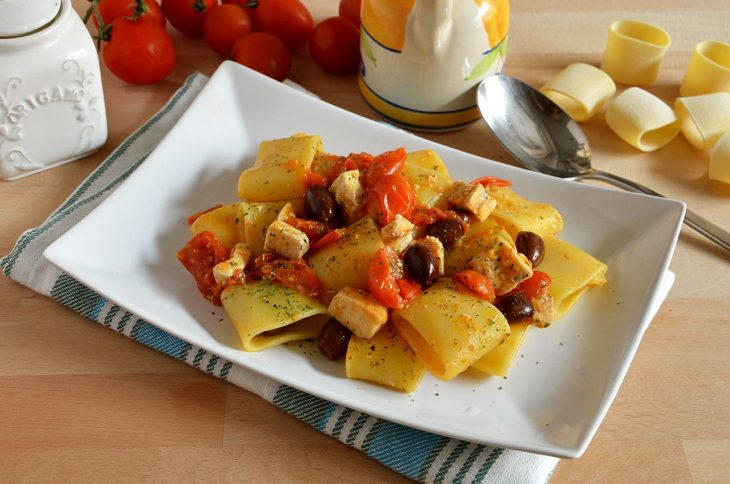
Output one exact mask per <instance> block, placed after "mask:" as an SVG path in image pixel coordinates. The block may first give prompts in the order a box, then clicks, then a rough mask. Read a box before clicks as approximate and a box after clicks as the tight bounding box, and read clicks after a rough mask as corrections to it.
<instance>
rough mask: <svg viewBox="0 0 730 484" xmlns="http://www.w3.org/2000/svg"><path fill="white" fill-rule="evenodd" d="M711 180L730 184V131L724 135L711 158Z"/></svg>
mask: <svg viewBox="0 0 730 484" xmlns="http://www.w3.org/2000/svg"><path fill="white" fill-rule="evenodd" d="M709 177H710V179H711V180H717V181H721V182H723V183H730V131H728V132H727V133H725V134H724V135H722V137H721V138H720V141H718V142H717V144H716V145H715V149H714V150H713V151H712V156H711V157H710V170H709Z"/></svg>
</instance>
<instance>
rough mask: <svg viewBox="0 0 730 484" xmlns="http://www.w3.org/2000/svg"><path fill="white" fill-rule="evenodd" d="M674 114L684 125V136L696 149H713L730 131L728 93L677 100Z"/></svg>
mask: <svg viewBox="0 0 730 484" xmlns="http://www.w3.org/2000/svg"><path fill="white" fill-rule="evenodd" d="M674 112H675V113H676V115H677V118H679V121H680V122H681V123H682V134H683V135H684V137H685V138H687V141H689V142H690V144H691V145H692V146H694V147H695V148H698V149H705V148H712V147H713V146H714V145H715V143H717V140H719V139H720V136H722V134H723V133H725V132H726V131H730V93H728V92H716V93H713V94H705V95H703V96H691V97H680V98H677V101H676V102H675V103H674Z"/></svg>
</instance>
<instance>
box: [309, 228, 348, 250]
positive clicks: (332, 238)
mask: <svg viewBox="0 0 730 484" xmlns="http://www.w3.org/2000/svg"><path fill="white" fill-rule="evenodd" d="M341 238H342V233H341V232H340V231H339V230H333V231H332V232H330V233H328V234H327V235H325V236H324V237H322V238H321V239H319V240H318V241H317V242H315V243H313V244H312V245H310V246H309V250H310V251H311V252H314V251H315V250H319V249H321V248H322V247H327V246H328V245H330V244H334V243H335V242H337V241H338V240H340V239H341Z"/></svg>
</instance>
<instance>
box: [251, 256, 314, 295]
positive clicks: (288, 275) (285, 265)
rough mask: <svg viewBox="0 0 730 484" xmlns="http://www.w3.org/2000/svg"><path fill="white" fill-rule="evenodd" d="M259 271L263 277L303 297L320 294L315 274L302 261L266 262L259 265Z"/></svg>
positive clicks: (279, 260) (280, 260)
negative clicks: (299, 293)
mask: <svg viewBox="0 0 730 484" xmlns="http://www.w3.org/2000/svg"><path fill="white" fill-rule="evenodd" d="M260 271H261V275H262V276H263V277H265V278H268V279H273V280H274V281H276V282H278V283H279V284H282V285H284V286H286V287H288V288H291V289H296V290H298V291H299V292H301V293H302V294H304V295H305V296H309V297H317V296H319V294H320V293H321V292H322V283H321V282H320V280H319V278H318V277H317V274H316V273H315V272H314V270H313V269H312V268H311V267H309V265H307V263H306V262H305V261H304V260H303V259H298V260H283V259H278V260H274V261H271V262H266V263H263V264H261V267H260Z"/></svg>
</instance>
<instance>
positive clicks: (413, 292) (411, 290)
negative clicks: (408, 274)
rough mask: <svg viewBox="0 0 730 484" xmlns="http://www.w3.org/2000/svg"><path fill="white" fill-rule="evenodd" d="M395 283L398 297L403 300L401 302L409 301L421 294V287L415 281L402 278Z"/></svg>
mask: <svg viewBox="0 0 730 484" xmlns="http://www.w3.org/2000/svg"><path fill="white" fill-rule="evenodd" d="M395 282H396V284H398V291H399V292H400V297H402V298H403V301H410V300H411V299H413V298H414V297H416V296H418V295H419V294H421V285H420V284H418V283H417V282H415V281H411V280H410V279H406V278H403V279H398V280H397V281H395Z"/></svg>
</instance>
